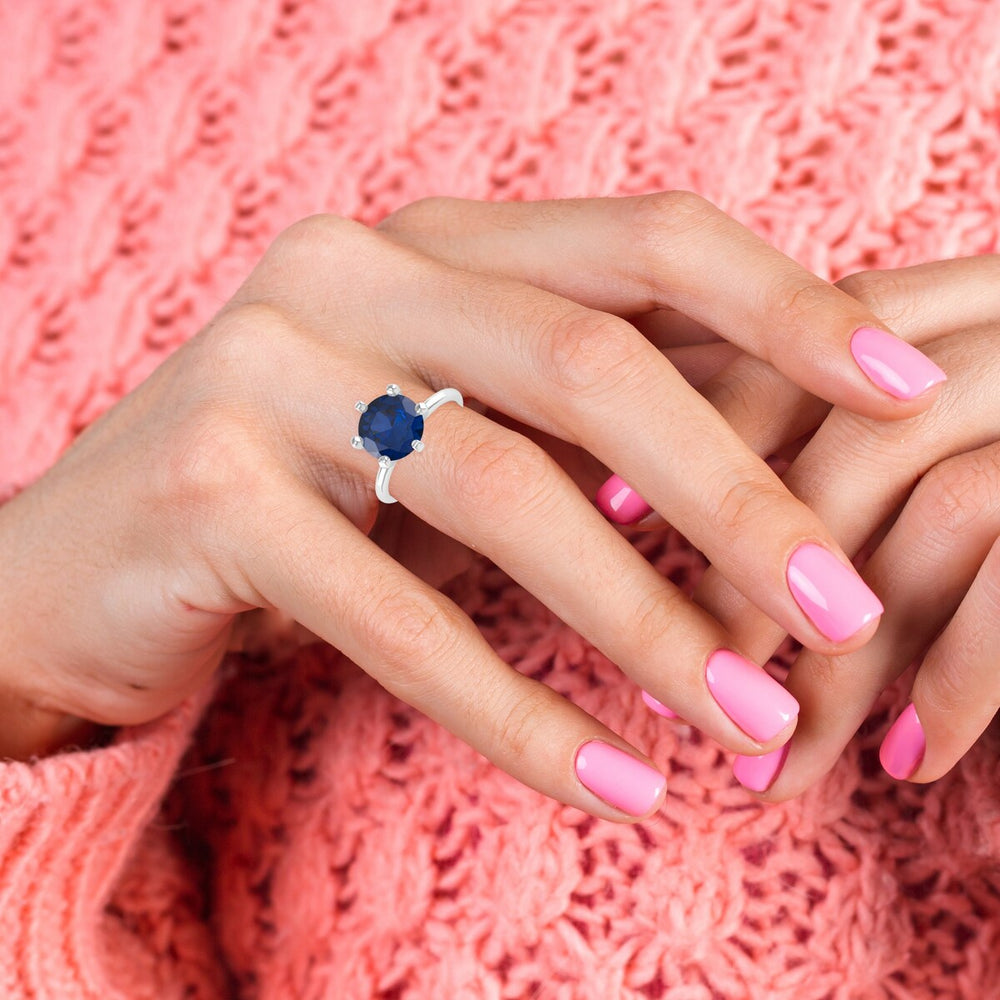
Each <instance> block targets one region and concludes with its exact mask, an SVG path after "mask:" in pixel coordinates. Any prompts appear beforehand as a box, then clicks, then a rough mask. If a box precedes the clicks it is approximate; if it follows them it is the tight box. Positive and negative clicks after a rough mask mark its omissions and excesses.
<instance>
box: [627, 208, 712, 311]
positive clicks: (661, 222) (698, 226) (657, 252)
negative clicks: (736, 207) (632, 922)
mask: <svg viewBox="0 0 1000 1000" xmlns="http://www.w3.org/2000/svg"><path fill="white" fill-rule="evenodd" d="M631 202H632V206H631V208H632V211H631V217H630V218H629V220H628V227H629V232H630V235H631V237H632V241H633V244H634V245H635V247H636V248H637V250H638V253H639V257H640V263H641V265H642V271H641V273H643V274H644V275H646V277H647V279H648V281H649V283H650V286H651V291H652V292H653V293H654V295H655V296H656V297H659V296H662V294H663V286H664V283H669V281H670V275H671V274H673V273H674V271H675V268H676V263H677V261H678V259H679V258H680V257H681V255H682V254H684V253H685V252H686V247H687V244H688V241H689V239H690V237H691V236H692V235H693V234H694V233H697V232H699V231H703V230H705V229H706V228H708V227H711V226H713V225H714V224H715V223H716V221H717V220H718V218H719V217H720V215H721V213H720V212H719V209H717V208H716V207H715V205H713V204H712V203H711V202H710V201H708V200H707V199H706V198H703V197H702V196H701V195H699V194H696V193H695V192H694V191H685V190H676V191H658V192H655V193H653V194H644V195H638V196H637V197H635V198H633V199H631Z"/></svg>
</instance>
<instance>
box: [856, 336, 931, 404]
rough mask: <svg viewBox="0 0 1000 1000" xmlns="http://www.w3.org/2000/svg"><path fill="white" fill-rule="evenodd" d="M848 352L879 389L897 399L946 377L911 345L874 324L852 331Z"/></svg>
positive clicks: (915, 392)
mask: <svg viewBox="0 0 1000 1000" xmlns="http://www.w3.org/2000/svg"><path fill="white" fill-rule="evenodd" d="M851 354H853V355H854V360H855V361H857V363H858V366H859V367H860V368H861V370H862V371H863V372H864V373H865V374H866V375H867V376H868V377H869V378H870V379H871V380H872V381H873V382H874V383H875V384H876V385H877V386H878V387H879V388H880V389H883V390H884V391H885V392H887V393H889V395H890V396H895V397H896V398H897V399H915V398H916V397H917V396H919V395H921V394H922V393H925V392H926V391H927V390H928V389H930V388H931V387H932V386H935V385H937V384H938V383H939V382H943V381H944V380H945V379H946V378H947V377H948V376H947V375H945V373H944V372H943V371H942V370H941V369H940V368H938V366H937V365H936V364H934V362H933V361H931V359H930V358H929V357H927V355H926V354H923V353H921V352H920V351H918V350H917V349H916V348H915V347H914V346H913V345H912V344H908V343H907V342H906V341H905V340H902V339H900V338H899V337H897V336H895V335H894V334H891V333H888V332H887V331H885V330H878V329H876V328H875V327H873V326H863V327H862V328H861V329H860V330H855V331H854V334H853V335H852V336H851Z"/></svg>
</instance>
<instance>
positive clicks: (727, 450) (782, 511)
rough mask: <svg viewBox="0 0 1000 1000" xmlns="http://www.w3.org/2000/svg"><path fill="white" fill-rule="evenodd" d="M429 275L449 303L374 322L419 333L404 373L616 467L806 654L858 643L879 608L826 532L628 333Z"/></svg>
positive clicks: (470, 281) (515, 295)
mask: <svg viewBox="0 0 1000 1000" xmlns="http://www.w3.org/2000/svg"><path fill="white" fill-rule="evenodd" d="M435 268H441V265H436V264H435V265H434V267H433V268H431V274H430V275H425V276H424V278H423V280H422V281H421V287H422V288H423V287H425V283H428V282H429V283H431V284H437V285H438V286H439V287H440V285H441V283H445V284H446V285H447V287H448V288H449V291H448V292H447V293H446V294H443V295H441V296H438V297H436V298H435V299H434V300H433V301H428V302H425V303H424V304H423V306H422V308H421V310H420V311H419V313H415V312H414V310H413V309H411V308H409V307H405V316H404V315H403V314H401V313H397V312H395V311H394V308H390V309H388V310H386V311H384V312H383V316H382V322H383V324H384V325H385V326H386V327H390V328H391V327H393V326H398V325H399V324H400V323H402V322H405V321H406V319H407V318H408V320H409V322H410V323H411V325H413V326H414V327H415V330H414V332H415V334H416V336H415V337H414V340H413V342H414V344H416V345H419V347H418V348H415V349H413V350H412V351H411V352H410V357H409V358H408V360H409V363H411V364H413V365H416V366H419V370H421V371H428V370H429V371H430V372H432V373H433V381H434V382H435V383H440V384H462V385H464V386H465V387H466V388H467V390H468V391H469V392H471V394H472V395H474V396H475V397H477V398H479V399H482V400H484V401H485V402H487V403H488V404H489V405H490V406H492V407H495V408H497V409H501V410H504V411H506V412H507V413H509V414H511V415H512V416H514V417H516V418H517V419H518V420H521V421H522V422H524V423H526V424H530V425H534V426H536V427H540V428H541V429H543V430H546V431H548V432H551V433H554V434H556V435H557V436H559V437H562V438H563V439H564V440H569V441H571V442H573V443H575V444H578V445H579V446H581V447H583V448H585V449H586V450H587V451H589V452H590V453H591V454H593V455H595V456H596V457H597V458H598V459H600V461H602V462H604V463H605V465H607V466H609V467H610V468H615V469H616V470H621V471H620V474H621V475H622V476H623V478H625V479H626V481H628V482H629V483H632V484H636V485H637V486H638V489H639V491H640V493H641V495H642V496H644V497H646V499H647V500H649V502H650V503H651V505H652V506H653V507H654V509H656V510H658V511H659V512H660V513H661V514H663V516H664V517H666V518H667V519H668V520H669V521H670V522H671V523H672V524H674V525H676V526H677V528H678V529H679V530H681V531H682V532H683V533H684V535H685V536H686V537H688V538H689V539H691V541H692V542H693V543H694V544H695V545H696V546H698V548H700V549H701V550H702V551H703V552H704V553H705V554H706V556H707V557H708V558H709V559H710V560H711V561H712V562H713V563H714V564H715V565H717V566H718V567H719V568H720V570H721V571H722V572H723V573H724V574H725V575H726V576H727V577H728V578H730V579H733V580H739V581H740V582H741V589H742V590H744V592H745V593H747V594H749V595H753V599H754V600H755V601H756V602H757V603H758V604H759V606H760V607H761V608H762V609H763V610H764V611H765V613H767V614H768V615H769V616H770V617H772V618H774V619H775V620H776V621H779V622H781V624H782V626H783V627H785V628H786V629H787V630H788V631H789V632H791V633H792V634H793V635H795V636H796V638H798V639H800V641H802V642H803V643H804V644H805V645H807V646H809V647H810V648H820V649H825V650H828V651H833V650H834V649H838V648H839V649H845V648H853V647H854V646H856V645H859V644H861V643H862V642H864V641H866V639H867V638H868V637H869V636H870V635H871V632H872V631H873V629H874V627H875V620H876V619H877V617H878V615H879V614H880V612H881V606H880V605H879V603H878V600H877V599H876V598H875V597H874V595H872V594H871V593H870V592H869V591H868V590H867V588H865V587H864V585H863V584H862V583H861V581H860V578H859V577H858V576H857V575H856V574H855V573H854V571H853V569H852V568H851V567H850V564H849V561H848V560H847V559H846V558H845V557H844V556H843V554H842V553H840V552H839V547H838V546H837V544H836V542H834V541H833V540H832V539H831V538H830V536H829V533H828V532H827V531H826V529H825V528H824V526H823V524H822V523H821V522H820V521H819V520H818V519H817V518H816V517H815V515H814V514H813V513H812V511H810V510H809V509H808V507H806V506H805V505H803V504H800V503H798V502H797V501H795V500H794V499H793V498H792V497H791V496H790V495H789V494H788V493H787V492H786V491H785V490H784V488H783V487H782V486H781V484H780V480H779V479H778V478H777V476H776V475H775V474H774V473H773V472H772V471H771V470H770V469H769V468H768V466H767V464H766V463H765V462H763V461H762V460H761V459H760V458H759V457H757V456H755V455H753V454H752V452H750V451H749V450H748V449H747V448H746V446H745V445H744V444H743V443H742V442H740V441H739V439H738V437H737V436H736V435H735V433H734V432H733V431H732V429H731V428H730V427H729V425H728V424H727V423H726V422H725V420H724V419H723V418H722V417H721V416H720V415H719V414H718V412H717V411H716V410H715V409H714V408H713V407H712V406H711V405H710V404H708V403H707V402H706V401H705V400H704V399H702V398H701V397H700V396H699V395H698V394H697V393H696V392H694V391H693V390H692V389H691V388H690V386H688V385H687V384H686V383H685V382H684V380H683V379H682V378H681V376H680V375H679V374H678V372H677V371H676V370H675V369H674V368H673V367H672V366H670V365H669V364H668V363H667V362H666V360H665V359H664V358H663V356H662V355H661V354H660V353H659V352H658V351H656V349H655V348H653V347H652V345H650V344H649V343H648V342H647V341H646V340H644V339H643V338H641V337H638V336H637V335H636V333H635V331H634V329H633V328H632V327H631V326H630V325H628V324H627V323H624V322H623V321H621V320H619V319H617V318H616V317H612V316H609V315H608V314H605V313H597V312H594V311H593V310H589V309H585V308H583V307H580V306H578V305H576V304H575V303H568V302H567V301H566V300H564V299H559V298H558V297H555V296H552V295H550V294H549V293H547V292H545V291H543V290H540V289H537V288H534V287H531V286H525V285H514V286H511V285H509V284H507V283H506V282H497V283H494V279H484V278H482V277H480V276H474V275H471V274H470V273H469V272H464V271H456V270H454V269H451V268H447V269H443V268H442V270H440V271H435ZM404 301H405V296H401V297H400V296H397V297H395V298H394V299H393V306H394V307H395V305H396V304H398V303H402V302H404ZM449 301H460V302H461V303H462V309H461V312H460V314H458V315H456V314H455V312H454V311H453V310H452V309H449V308H447V306H445V305H442V303H447V302H449ZM498 303H502V304H498ZM525 317H531V318H532V326H533V327H534V328H535V330H537V331H538V332H537V333H532V332H531V330H528V331H527V332H526V331H525V329H524V326H525V319H524V318H525ZM456 327H457V329H458V331H459V332H458V334H457V335H456ZM481 331H487V333H486V334H485V335H484V334H483V333H482V332H481ZM634 429H638V432H637V431H636V430H634ZM630 469H632V470H634V473H633V474H632V475H631V476H629V474H628V471H629V470H630ZM643 483H648V484H649V485H648V487H647V488H646V489H643V486H642V484H643ZM817 588H818V591H817ZM816 593H820V594H821V595H822V597H821V600H820V602H819V603H817V601H816V600H815V599H814V597H815V595H816Z"/></svg>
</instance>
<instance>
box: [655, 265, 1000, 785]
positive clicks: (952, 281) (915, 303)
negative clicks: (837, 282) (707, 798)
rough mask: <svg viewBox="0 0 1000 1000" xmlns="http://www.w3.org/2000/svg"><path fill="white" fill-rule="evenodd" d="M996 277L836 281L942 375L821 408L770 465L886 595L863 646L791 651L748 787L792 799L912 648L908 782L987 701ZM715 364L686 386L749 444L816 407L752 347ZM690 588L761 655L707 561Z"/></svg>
mask: <svg viewBox="0 0 1000 1000" xmlns="http://www.w3.org/2000/svg"><path fill="white" fill-rule="evenodd" d="M998 279H1000V256H997V255H985V256H982V257H972V258H966V259H962V260H955V261H942V262H937V263H932V264H923V265H919V266H916V267H911V268H905V269H901V270H898V271H892V272H881V273H874V272H865V273H862V274H858V275H855V276H853V277H851V278H848V279H845V281H844V282H842V283H841V285H842V287H844V288H845V290H849V291H850V292H851V293H852V294H854V295H856V296H857V297H858V298H859V299H861V300H862V301H865V302H866V303H867V304H869V305H870V306H871V307H872V308H873V309H878V311H879V312H880V314H881V315H883V316H885V317H886V318H887V320H888V321H889V322H891V323H892V324H893V325H894V327H895V329H896V330H898V331H899V332H900V333H901V334H902V335H903V336H905V337H907V339H909V340H911V341H912V342H913V343H918V344H920V345H922V348H923V350H924V352H925V353H926V354H927V355H928V356H929V357H931V358H933V359H934V360H935V361H936V362H937V363H938V364H939V365H941V366H942V367H943V368H945V369H946V370H947V372H948V382H947V383H946V384H945V386H944V387H943V389H942V393H941V398H940V401H939V404H938V406H936V407H935V408H934V409H932V410H928V411H927V412H926V413H924V414H922V415H920V416H918V417H913V418H910V419H908V420H904V421H900V422H898V423H894V424H886V423H880V422H874V421H870V420H867V419H866V418H863V417H858V416H857V415H856V414H848V413H846V412H845V411H844V410H842V409H841V408H839V407H835V408H834V409H833V410H832V412H830V414H829V416H828V417H826V419H825V420H824V422H823V424H822V426H821V427H820V428H819V429H818V431H817V432H816V433H815V435H814V436H813V437H812V438H811V440H809V441H808V443H807V444H806V445H805V447H803V448H801V450H800V451H799V453H798V455H797V457H796V458H795V459H794V461H793V462H792V463H791V465H790V467H789V468H788V470H787V472H785V474H784V476H783V481H784V483H785V484H786V485H787V486H788V487H789V488H790V489H791V490H792V491H793V492H794V493H795V494H796V495H797V496H799V497H801V498H802V499H803V500H805V501H806V502H807V503H808V504H809V505H810V507H812V509H813V510H815V511H816V512H817V513H818V514H820V516H821V517H823V519H824V521H825V522H826V523H827V524H828V525H830V527H831V528H832V530H833V531H834V532H835V533H836V535H837V537H838V539H839V540H840V541H841V542H842V543H843V545H844V548H845V549H846V550H847V551H848V552H850V553H851V554H852V556H853V555H856V554H858V553H861V552H862V550H864V553H863V556H864V555H866V556H867V561H866V562H865V564H864V568H863V572H862V575H863V577H864V578H865V580H866V581H867V582H868V583H869V585H870V586H871V587H872V589H873V590H874V591H875V592H876V593H877V594H878V595H879V597H880V598H881V599H882V601H883V603H884V605H885V609H886V610H885V614H884V615H883V618H882V622H881V624H880V628H879V631H878V633H877V635H876V636H875V638H874V639H873V641H872V642H871V643H869V644H868V645H867V646H866V647H865V648H864V649H859V650H855V651H852V652H851V653H849V654H846V655H844V656H838V657H831V656H828V655H825V654H822V653H819V652H816V651H811V650H806V651H804V652H803V653H802V654H801V655H800V656H799V658H798V659H797V661H796V663H795V664H794V665H793V667H792V669H791V671H790V673H789V676H788V679H787V681H786V686H787V687H788V689H789V690H790V691H792V693H793V694H794V695H795V696H796V697H797V698H798V700H799V702H800V704H801V705H802V712H801V714H800V717H799V725H798V728H797V729H796V733H795V737H794V739H793V740H792V741H791V745H790V749H789V753H788V757H787V760H786V761H785V764H784V765H783V767H782V769H781V771H780V773H779V774H778V775H777V777H776V778H775V780H774V782H773V784H772V785H771V786H770V788H769V789H768V790H767V791H766V793H764V794H763V795H762V796H761V797H762V798H764V799H767V800H769V801H781V800H785V799H788V798H792V797H793V796H796V795H798V794H800V793H801V792H802V791H804V790H805V789H806V788H808V787H809V786H811V785H812V784H814V783H815V782H816V781H818V780H820V778H822V776H823V775H824V774H826V773H827V771H829V769H830V768H831V767H832V766H833V764H834V763H835V762H836V760H837V759H838V757H839V756H840V754H841V752H842V751H843V749H844V747H845V746H846V744H847V743H848V741H849V740H850V738H851V737H852V736H853V735H854V733H855V732H856V731H857V729H858V727H859V726H860V725H861V723H862V722H863V721H864V720H865V718H866V717H867V715H868V714H869V712H870V711H871V707H872V704H873V703H874V701H875V699H876V698H877V697H878V695H879V694H880V692H881V691H883V690H884V689H885V688H886V687H887V686H889V685H890V684H892V683H894V682H895V681H896V680H897V678H898V677H899V676H900V675H901V674H902V673H903V672H904V671H905V670H906V669H907V668H908V667H909V666H910V665H911V664H912V663H913V662H914V661H915V660H919V661H920V663H919V666H918V669H917V671H916V673H915V676H914V679H913V684H912V689H911V691H910V697H911V700H912V702H913V704H914V706H915V707H916V711H917V716H918V718H919V720H920V722H921V725H922V727H923V730H924V734H925V738H926V750H925V752H924V755H923V759H922V761H921V762H920V764H919V766H918V767H917V769H916V770H915V771H914V772H913V773H912V774H910V775H909V776H908V780H912V781H917V782H926V781H933V780H935V779H936V778H938V777H940V776H941V775H943V774H945V773H946V772H947V771H948V770H950V768H951V767H952V766H954V764H955V763H956V762H957V761H958V760H959V759H961V757H962V756H963V755H964V754H965V753H966V751H967V750H968V749H969V747H970V746H972V744H973V743H974V742H975V741H976V740H977V738H978V737H979V736H980V735H981V734H982V732H983V731H984V730H985V729H986V727H987V726H988V725H989V723H990V721H991V720H992V719H993V717H994V715H995V714H996V711H997V708H998V707H1000V683H998V676H1000V675H998V673H997V669H996V665H997V663H998V662H1000V543H998V541H997V538H998V535H1000V393H998V391H997V390H998V386H1000V352H998V351H997V343H998V335H1000V291H998V289H1000V281H998ZM732 364H734V365H739V367H740V369H741V375H740V378H739V379H737V380H731V378H730V376H731V370H729V371H728V372H727V369H726V368H723V369H722V370H720V371H719V372H718V373H717V374H716V375H715V376H712V377H709V378H708V379H706V381H705V382H704V383H703V384H702V386H701V388H702V391H703V392H705V394H706V396H707V398H709V399H712V400H713V401H714V403H715V404H716V405H718V406H719V407H720V409H721V410H722V411H723V412H724V413H725V414H726V416H727V419H729V420H730V422H731V424H732V425H733V427H734V428H735V429H737V430H738V432H739V433H740V434H741V437H743V439H744V440H746V441H747V442H748V443H750V444H751V446H752V447H754V448H755V450H757V451H758V452H760V453H763V454H769V453H771V452H773V451H775V450H778V449H779V448H780V447H781V445H782V444H784V443H787V442H790V441H791V440H792V439H793V438H794V437H796V436H797V434H798V432H799V431H800V429H801V424H802V422H803V421H805V422H807V423H808V422H810V421H811V420H812V419H813V418H814V417H815V416H816V414H817V412H818V411H820V410H823V409H825V406H824V404H822V403H821V402H818V401H817V400H815V399H809V398H807V397H806V396H805V394H804V393H803V392H802V391H801V389H800V388H799V387H797V386H794V385H792V384H791V383H790V382H789V381H788V380H787V379H785V378H784V377H783V376H781V375H780V374H778V373H776V372H774V371H773V369H769V368H767V367H766V366H762V365H761V364H760V363H759V362H757V361H756V360H755V359H751V358H747V357H743V358H740V359H738V360H737V361H734V362H733V363H732ZM737 385H740V386H741V387H742V388H739V389H735V388H734V387H735V386H737ZM723 386H725V388H723ZM762 393H766V394H767V395H766V396H762V395H761V394H762ZM764 399H770V400H772V401H776V403H777V405H775V402H771V403H769V404H767V405H765V404H764V402H763V400H764ZM775 409H776V410H777V412H778V413H779V414H781V416H779V417H774V416H773V411H774V410H775ZM768 411H770V413H769V412H768ZM796 415H798V419H797V417H796ZM654 525H655V520H654V519H653V518H650V520H649V522H648V526H649V527H653V526H654ZM696 599H697V600H698V602H699V603H700V604H701V605H702V606H704V607H705V608H707V609H709V610H711V611H712V612H713V614H715V615H716V616H717V618H718V619H719V620H720V621H722V622H724V623H725V624H726V625H727V626H728V627H729V628H730V630H731V631H732V632H733V633H734V634H735V635H736V636H737V637H738V638H739V640H740V642H741V643H742V644H743V646H744V648H746V649H748V650H750V651H751V655H753V656H755V657H757V658H758V659H759V660H760V661H763V660H764V659H766V658H767V657H768V656H769V655H771V653H772V652H773V651H774V649H775V648H776V647H777V645H778V644H779V643H780V641H781V639H782V638H783V633H782V630H781V628H780V626H778V625H776V624H775V623H774V622H773V621H768V620H767V619H766V618H765V617H764V616H763V615H762V614H761V613H760V611H759V610H758V609H757V608H755V607H753V606H752V605H751V604H750V603H749V602H747V601H746V599H745V598H744V597H743V596H742V595H741V594H739V593H738V592H737V591H736V590H735V589H734V588H732V587H731V586H730V585H729V584H728V583H727V582H726V581H725V580H724V579H722V577H721V576H720V574H718V573H717V572H716V571H715V570H714V569H710V570H709V571H708V572H707V573H706V575H705V577H704V579H703V582H702V585H701V587H700V588H699V591H698V593H697V594H696Z"/></svg>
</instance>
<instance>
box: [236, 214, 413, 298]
mask: <svg viewBox="0 0 1000 1000" xmlns="http://www.w3.org/2000/svg"><path fill="white" fill-rule="evenodd" d="M394 247H395V244H393V243H392V241H391V240H389V239H386V238H385V237H384V236H383V235H382V234H380V233H377V232H376V231H375V230H374V229H370V228H369V227H368V226H366V225H364V224H363V223H361V222H357V221H355V220H354V219H347V218H343V217H342V216H339V215H332V214H329V213H320V214H316V215H308V216H306V217H305V218H303V219H299V220H298V221H297V222H293V223H292V224H291V225H290V226H288V227H287V228H286V229H284V230H282V231H281V232H280V233H278V235H277V236H276V237H275V238H274V240H273V242H272V243H271V245H270V246H269V247H268V249H267V252H266V253H265V254H264V257H263V259H262V260H261V262H260V263H259V264H258V266H257V267H256V268H255V269H254V272H253V274H252V275H251V277H250V278H249V279H248V280H247V282H246V286H247V291H246V292H244V293H243V294H244V295H246V294H252V293H253V291H256V290H257V289H258V288H260V289H264V290H265V293H266V294H269V295H271V296H272V297H273V296H277V295H281V294H287V293H285V292H284V290H285V289H286V288H287V287H288V286H289V275H293V276H294V275H300V276H301V275H315V274H317V273H321V274H322V275H323V278H324V281H328V282H333V283H336V284H337V285H338V287H342V288H346V289H355V288H360V289H368V288H370V287H372V285H373V284H375V285H377V284H378V283H379V282H380V281H381V278H382V272H383V270H384V261H385V257H386V256H387V252H388V251H390V249H391V248H394ZM395 249H396V250H397V252H398V247H397V248H395ZM294 287H295V286H293V288H294ZM261 297H263V296H261ZM290 301H291V300H290Z"/></svg>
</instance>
